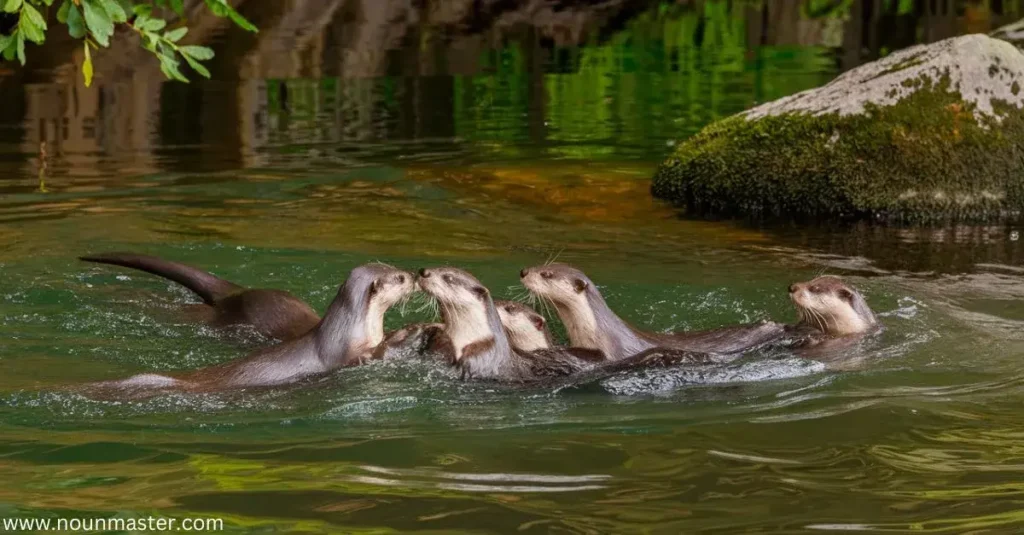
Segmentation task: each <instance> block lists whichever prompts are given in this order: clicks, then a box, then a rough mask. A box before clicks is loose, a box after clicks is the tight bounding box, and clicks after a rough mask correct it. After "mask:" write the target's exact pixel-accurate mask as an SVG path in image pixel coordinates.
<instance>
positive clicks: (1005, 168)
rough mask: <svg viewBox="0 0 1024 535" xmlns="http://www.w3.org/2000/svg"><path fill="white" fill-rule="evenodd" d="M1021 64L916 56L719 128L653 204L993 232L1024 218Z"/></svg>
mask: <svg viewBox="0 0 1024 535" xmlns="http://www.w3.org/2000/svg"><path fill="white" fill-rule="evenodd" d="M1022 84H1024V53H1022V52H1020V51H1019V50H1017V49H1016V48H1014V46H1013V45H1011V44H1009V43H1007V42H1004V41H1001V40H998V39H993V38H990V37H987V36H984V35H968V36H963V37H957V38H953V39H947V40H945V41H941V42H938V43H934V44H931V45H922V46H917V47H913V48H909V49H906V50H903V51H900V52H897V53H895V54H892V55H890V56H888V57H886V58H884V59H882V60H879V61H876V62H873V63H870V64H867V65H863V66H861V67H859V68H857V69H853V70H851V71H849V72H847V73H845V74H843V75H842V76H840V77H838V78H836V79H835V80H834V81H833V82H831V83H829V84H827V85H825V86H823V87H821V88H818V89H813V90H810V91H805V92H803V93H799V94H797V95H793V96H790V97H786V98H783V99H780V100H777V101H774V102H769V103H767V104H764V105H762V106H759V107H757V108H754V109H752V110H749V111H747V112H744V113H741V114H739V115H735V116H733V117H729V118H727V119H724V120H722V121H719V122H716V123H713V124H711V125H709V126H708V127H707V128H705V129H704V130H703V131H701V132H700V133H699V134H697V135H696V136H694V137H693V138H691V139H688V140H686V141H685V142H683V143H681V144H680V145H679V147H677V149H676V151H675V153H674V154H673V155H672V156H671V157H670V158H668V160H666V161H665V162H664V163H663V164H662V165H661V167H660V168H659V169H658V172H657V174H656V176H655V178H654V183H653V186H652V192H653V194H654V195H655V196H657V197H660V198H664V199H668V200H670V201H672V202H674V203H677V204H679V205H681V206H684V207H685V208H686V209H687V210H689V211H692V212H695V213H713V214H719V215H742V216H800V215H804V216H816V217H846V216H853V217H875V218H882V219H889V220H893V219H895V220H911V221H923V220H936V219H943V220H946V219H953V220H991V219H1004V218H1014V217H1018V216H1019V215H1020V213H1021V210H1022V208H1024V110H1022V107H1024V91H1021V85H1022Z"/></svg>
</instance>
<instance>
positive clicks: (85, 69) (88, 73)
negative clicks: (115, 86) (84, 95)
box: [82, 41, 92, 87]
mask: <svg viewBox="0 0 1024 535" xmlns="http://www.w3.org/2000/svg"><path fill="white" fill-rule="evenodd" d="M82 78H85V87H89V86H91V85H92V54H91V53H90V52H89V42H88V41H86V42H85V63H82Z"/></svg>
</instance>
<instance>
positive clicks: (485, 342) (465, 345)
mask: <svg viewBox="0 0 1024 535" xmlns="http://www.w3.org/2000/svg"><path fill="white" fill-rule="evenodd" d="M417 281H418V284H419V285H420V288H422V289H423V291H425V292H427V293H428V294H430V295H431V296H432V297H434V298H435V299H437V301H438V303H439V304H440V305H441V317H442V319H443V320H444V324H445V332H446V333H447V334H448V337H449V339H451V342H452V346H453V347H454V349H455V360H457V361H458V360H460V359H462V358H463V357H466V356H470V355H471V354H473V353H475V352H476V351H481V350H483V349H485V348H490V347H493V346H494V345H495V343H505V344H507V338H506V337H505V334H504V332H503V331H502V328H501V320H500V319H499V318H498V312H497V311H496V310H495V309H494V302H493V301H492V300H491V292H490V291H489V290H487V288H486V287H485V286H484V285H483V284H481V283H480V281H478V280H477V279H476V277H474V276H473V275H470V274H469V273H468V272H466V271H463V270H461V269H457V268H451V267H440V268H429V269H421V270H420V276H419V278H418V279H417Z"/></svg>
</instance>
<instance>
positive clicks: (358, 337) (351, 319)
mask: <svg viewBox="0 0 1024 535" xmlns="http://www.w3.org/2000/svg"><path fill="white" fill-rule="evenodd" d="M415 289H416V285H415V277H414V276H413V275H412V274H411V273H408V272H405V271H402V270H400V269H396V268H393V267H391V266H386V265H383V264H367V265H364V266H360V267H357V268H355V269H353V270H352V272H351V273H350V274H349V276H348V279H347V280H346V281H345V283H344V284H342V286H341V288H340V289H339V290H338V295H337V296H336V297H335V298H334V300H333V301H332V302H331V304H330V306H329V307H328V309H327V314H325V315H324V318H323V320H321V321H320V322H319V323H318V324H317V326H316V327H315V328H313V329H312V330H311V331H309V332H308V333H306V334H305V335H303V336H302V337H300V338H297V339H295V340H291V341H287V342H282V343H279V344H277V345H275V346H272V347H268V348H265V349H262V350H259V351H256V352H254V353H252V354H250V355H249V356H247V357H245V358H242V359H239V360H235V361H231V362H227V363H225V364H220V365H217V366H211V367H209V368H203V369H200V370H196V371H193V372H189V373H185V374H181V375H174V376H165V375H160V374H142V375H136V376H133V377H129V378H128V379H124V380H120V381H105V382H101V383H94V384H92V385H89V387H88V388H87V390H88V389H102V390H107V389H117V390H154V389H155V390H178V391H189V392H209V391H218V390H229V389H235V388H244V387H255V386H275V385H282V384H286V383H293V382H296V381H299V380H301V379H304V378H307V377H310V376H314V375H320V374H324V373H327V372H330V371H333V370H336V369H338V368H342V367H346V366H353V365H356V364H361V363H363V362H366V361H368V360H371V359H374V358H379V357H380V356H381V355H382V353H383V351H384V350H385V349H386V346H387V345H388V344H389V343H391V341H392V340H390V339H388V340H386V339H385V336H384V313H385V312H386V311H387V310H388V309H389V308H391V306H392V305H394V304H395V303H397V302H398V301H400V300H402V299H403V298H405V297H406V296H408V295H409V294H411V293H412V292H414V291H415Z"/></svg>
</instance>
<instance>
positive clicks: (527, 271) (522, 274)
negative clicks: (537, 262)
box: [519, 268, 530, 279]
mask: <svg viewBox="0 0 1024 535" xmlns="http://www.w3.org/2000/svg"><path fill="white" fill-rule="evenodd" d="M529 274H530V268H523V269H521V270H519V278H520V279H522V278H524V277H526V276H527V275H529Z"/></svg>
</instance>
